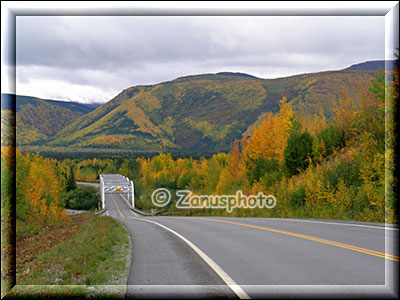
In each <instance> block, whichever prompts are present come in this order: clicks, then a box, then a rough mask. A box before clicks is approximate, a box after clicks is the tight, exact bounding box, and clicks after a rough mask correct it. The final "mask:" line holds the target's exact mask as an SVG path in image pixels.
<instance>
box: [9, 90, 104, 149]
mask: <svg viewBox="0 0 400 300" xmlns="http://www.w3.org/2000/svg"><path fill="white" fill-rule="evenodd" d="M99 105H100V104H82V103H77V102H65V101H56V100H44V99H40V98H35V97H29V96H18V95H17V96H14V95H12V94H1V111H2V112H1V113H2V126H3V125H4V126H6V123H7V119H9V118H11V115H12V112H16V123H17V132H16V133H17V145H27V144H35V143H43V142H44V141H46V140H47V139H48V137H51V136H53V135H55V134H56V133H57V132H58V131H60V130H61V129H63V128H64V127H65V126H67V125H69V124H70V123H72V122H74V121H75V120H76V119H78V118H79V117H81V116H83V115H84V114H87V113H89V112H90V111H92V110H94V109H95V108H96V107H98V106H99Z"/></svg>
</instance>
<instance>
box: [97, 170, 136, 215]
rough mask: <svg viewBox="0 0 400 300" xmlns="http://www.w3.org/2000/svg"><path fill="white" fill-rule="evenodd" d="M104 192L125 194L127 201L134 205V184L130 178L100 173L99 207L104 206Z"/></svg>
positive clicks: (102, 207)
mask: <svg viewBox="0 0 400 300" xmlns="http://www.w3.org/2000/svg"><path fill="white" fill-rule="evenodd" d="M106 194H125V195H127V196H128V197H127V198H128V203H129V204H130V205H131V206H132V207H133V208H134V207H135V186H134V184H133V181H132V180H129V178H128V177H125V176H122V175H120V174H100V198H101V209H104V208H105V200H106Z"/></svg>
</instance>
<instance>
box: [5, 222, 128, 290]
mask: <svg viewBox="0 0 400 300" xmlns="http://www.w3.org/2000/svg"><path fill="white" fill-rule="evenodd" d="M130 251H131V244H130V238H129V234H128V232H127V230H126V229H125V227H124V226H123V225H122V224H121V223H120V222H118V221H117V220H115V219H113V218H111V217H107V216H105V217H100V216H93V217H91V218H90V219H88V220H87V221H85V223H83V224H82V225H81V226H80V229H79V231H78V232H77V233H76V234H74V235H73V236H72V237H71V238H70V239H69V240H65V241H62V242H60V243H58V244H56V245H55V246H54V247H53V248H51V249H50V250H49V251H47V252H43V253H40V254H39V255H38V256H37V257H36V258H35V259H34V260H33V261H31V262H29V263H26V264H24V265H23V266H21V268H20V270H19V272H18V273H17V280H16V283H17V285H16V286H15V287H14V288H13V289H12V290H11V291H10V294H9V295H8V296H9V297H11V298H13V297H17V298H19V297H29V298H30V297H31V296H37V297H42V296H46V297H47V296H48V297H55V296H60V297H64V296H73V297H76V296H89V295H91V296H93V295H95V296H96V297H99V296H100V297H102V296H103V297H109V296H110V297H115V296H117V297H118V295H119V296H120V297H124V293H125V285H126V280H127V277H128V275H129V268H130V258H129V257H130ZM107 285H109V287H107ZM110 285H113V286H110ZM67 286H69V287H67Z"/></svg>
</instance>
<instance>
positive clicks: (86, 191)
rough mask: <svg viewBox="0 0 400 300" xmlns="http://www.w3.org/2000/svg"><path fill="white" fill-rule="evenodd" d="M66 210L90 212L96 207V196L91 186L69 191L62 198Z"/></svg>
mask: <svg viewBox="0 0 400 300" xmlns="http://www.w3.org/2000/svg"><path fill="white" fill-rule="evenodd" d="M62 198H63V201H64V203H65V207H66V208H70V209H82V210H92V209H95V208H96V207H97V203H98V196H97V194H96V189H95V188H94V187H91V186H85V187H81V188H77V189H76V190H72V191H69V192H67V193H65V194H64V196H63V197H62Z"/></svg>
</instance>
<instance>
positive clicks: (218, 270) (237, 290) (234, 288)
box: [130, 217, 251, 299]
mask: <svg viewBox="0 0 400 300" xmlns="http://www.w3.org/2000/svg"><path fill="white" fill-rule="evenodd" d="M130 218H131V219H136V220H139V221H145V222H149V223H153V224H156V225H158V226H160V227H162V228H164V229H165V230H168V231H169V232H171V233H173V234H175V235H176V236H177V237H179V238H180V239H181V240H183V241H184V242H185V243H186V244H188V245H189V246H190V247H191V248H192V249H193V250H194V251H195V252H196V253H197V254H198V255H199V256H200V257H201V258H202V259H203V260H204V261H205V262H206V263H207V264H208V265H209V266H210V267H211V268H212V269H213V270H214V271H215V273H217V274H218V276H219V277H221V279H222V280H223V281H224V282H225V283H226V284H227V285H228V286H229V287H230V289H231V290H232V291H233V292H234V293H235V294H236V295H237V296H238V297H239V298H240V299H251V298H250V296H249V295H247V293H246V292H245V291H244V290H243V289H242V288H241V287H240V285H238V284H237V283H236V282H235V281H234V280H233V279H232V278H231V277H230V276H229V275H228V274H227V273H226V272H225V271H224V270H223V269H222V268H221V267H220V266H219V265H217V263H216V262H215V261H214V260H212V259H211V258H210V257H209V256H208V255H207V254H205V253H204V252H203V251H202V250H200V249H199V248H198V247H197V246H196V245H195V244H193V243H192V242H191V241H189V240H188V239H187V238H185V237H184V236H182V235H181V234H179V233H177V232H176V231H174V230H172V229H170V228H168V227H166V226H164V225H162V224H160V223H157V222H154V221H150V220H146V219H143V218H133V217H130Z"/></svg>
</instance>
